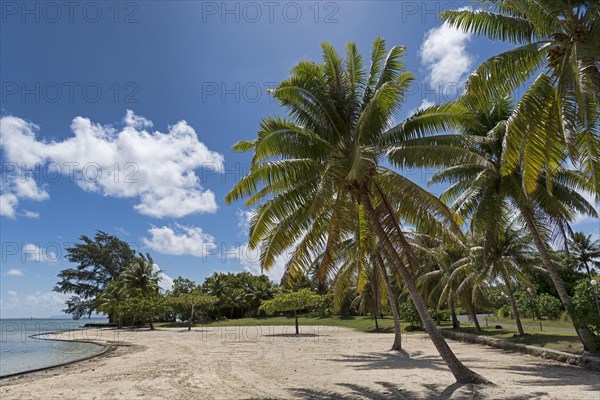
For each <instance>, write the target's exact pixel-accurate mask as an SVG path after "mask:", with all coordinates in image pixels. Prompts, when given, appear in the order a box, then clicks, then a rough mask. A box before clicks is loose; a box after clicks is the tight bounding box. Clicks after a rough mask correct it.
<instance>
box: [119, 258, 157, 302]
mask: <svg viewBox="0 0 600 400" xmlns="http://www.w3.org/2000/svg"><path fill="white" fill-rule="evenodd" d="M159 274H160V272H159V270H158V269H155V267H154V261H153V260H152V257H150V255H149V254H146V256H144V255H143V254H140V255H139V257H137V259H136V261H134V263H133V264H131V265H130V266H129V268H127V269H126V270H125V271H124V272H123V274H122V278H123V284H124V285H125V287H126V288H127V289H128V290H139V292H140V294H141V295H142V296H148V295H151V294H155V293H157V292H158V290H159V286H158V282H159V281H160V276H159Z"/></svg>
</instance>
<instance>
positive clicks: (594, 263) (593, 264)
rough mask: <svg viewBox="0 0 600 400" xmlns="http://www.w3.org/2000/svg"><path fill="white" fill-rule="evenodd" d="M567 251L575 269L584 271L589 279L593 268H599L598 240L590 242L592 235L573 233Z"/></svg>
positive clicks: (599, 248) (599, 252)
mask: <svg viewBox="0 0 600 400" xmlns="http://www.w3.org/2000/svg"><path fill="white" fill-rule="evenodd" d="M569 251H570V252H571V257H572V260H573V261H574V263H575V265H576V269H585V271H586V272H587V274H588V277H589V278H590V279H591V278H592V271H593V270H594V268H600V240H592V235H586V234H585V233H583V232H574V233H573V235H572V236H571V239H569ZM590 268H591V269H590Z"/></svg>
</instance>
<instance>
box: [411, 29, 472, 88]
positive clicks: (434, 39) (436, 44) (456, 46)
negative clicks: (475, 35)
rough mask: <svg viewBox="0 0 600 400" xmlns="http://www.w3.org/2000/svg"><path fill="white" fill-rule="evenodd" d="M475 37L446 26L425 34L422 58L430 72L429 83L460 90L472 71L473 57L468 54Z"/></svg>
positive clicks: (436, 86) (421, 51)
mask: <svg viewBox="0 0 600 400" xmlns="http://www.w3.org/2000/svg"><path fill="white" fill-rule="evenodd" d="M470 40H471V34H469V33H464V32H463V31H461V30H458V29H455V28H452V27H451V26H450V25H448V24H446V23H444V24H442V26H440V27H438V28H433V29H430V30H429V31H428V32H427V33H426V34H425V40H424V41H423V44H422V45H421V49H420V51H419V55H420V57H421V62H422V63H423V65H425V67H426V68H427V70H428V80H429V82H430V84H431V85H432V86H434V87H435V88H437V89H444V88H446V87H447V86H449V85H453V86H455V87H458V86H460V85H461V84H462V81H463V80H464V78H465V77H466V74H467V73H469V72H470V71H471V67H472V65H473V57H472V56H471V55H470V54H469V53H468V52H467V48H466V47H467V43H468V42H469V41H470Z"/></svg>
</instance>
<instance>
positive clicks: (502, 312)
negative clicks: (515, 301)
mask: <svg viewBox="0 0 600 400" xmlns="http://www.w3.org/2000/svg"><path fill="white" fill-rule="evenodd" d="M512 314H513V313H512V308H511V307H510V306H508V305H507V304H504V305H503V306H501V307H500V308H498V310H496V316H497V317H498V318H507V317H511V318H513V317H514V316H513V315H512Z"/></svg>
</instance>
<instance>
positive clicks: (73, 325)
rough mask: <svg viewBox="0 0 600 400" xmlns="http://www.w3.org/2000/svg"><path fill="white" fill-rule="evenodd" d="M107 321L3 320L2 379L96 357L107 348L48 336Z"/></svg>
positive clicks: (0, 339)
mask: <svg viewBox="0 0 600 400" xmlns="http://www.w3.org/2000/svg"><path fill="white" fill-rule="evenodd" d="M104 322H108V320H106V319H81V320H72V319H35V318H32V319H0V335H1V337H0V378H2V377H5V376H7V375H12V374H17V373H22V372H27V371H32V370H36V369H40V368H46V367H52V366H56V365H60V364H63V363H67V362H71V361H77V360H80V359H82V358H86V357H90V356H94V355H96V354H99V353H101V352H102V351H103V349H104V347H103V346H100V345H97V344H93V343H81V342H65V341H56V340H47V339H46V335H44V334H47V333H51V332H58V331H75V330H80V329H84V328H83V325H85V324H86V323H104Z"/></svg>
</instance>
